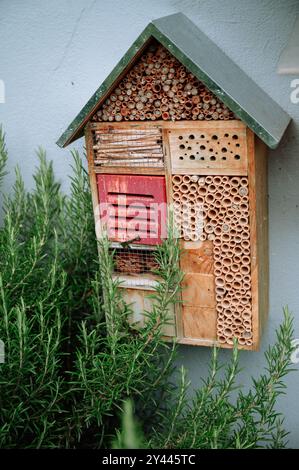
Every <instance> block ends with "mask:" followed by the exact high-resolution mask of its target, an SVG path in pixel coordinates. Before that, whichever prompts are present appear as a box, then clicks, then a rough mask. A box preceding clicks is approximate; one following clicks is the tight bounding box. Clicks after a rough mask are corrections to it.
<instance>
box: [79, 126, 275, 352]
mask: <svg viewBox="0 0 299 470" xmlns="http://www.w3.org/2000/svg"><path fill="white" fill-rule="evenodd" d="M110 126H112V127H118V128H127V127H130V128H137V129H138V128H147V127H153V126H154V127H160V128H162V136H163V139H162V141H163V150H164V158H165V162H164V163H165V168H164V169H161V168H159V169H157V168H154V167H153V168H150V167H133V166H132V167H128V168H120V167H103V168H98V167H95V165H94V163H93V159H94V157H93V141H92V132H93V131H94V130H100V129H103V128H107V127H110ZM186 128H187V129H190V131H191V132H192V130H195V129H197V130H198V129H215V130H216V129H218V130H227V129H231V130H232V129H239V130H244V129H245V130H246V150H247V154H246V155H247V165H248V170H247V172H244V170H242V174H244V173H246V174H247V177H248V182H249V220H250V246H251V283H252V284H251V289H252V329H253V341H252V345H251V346H249V347H248V346H242V345H240V346H239V347H240V348H241V349H251V350H257V349H258V348H259V345H260V337H261V333H262V329H263V327H264V324H265V321H266V318H267V311H268V275H269V274H268V209H267V205H268V204H267V156H266V146H265V144H264V143H263V142H262V141H261V140H260V139H259V138H257V137H255V136H254V134H253V132H252V131H251V130H250V129H249V128H247V127H246V126H245V125H244V124H243V123H242V122H241V121H237V120H230V121H208V122H207V121H196V122H193V121H180V122H169V121H154V122H146V121H142V122H120V123H113V124H112V123H89V124H88V125H87V126H86V134H85V135H86V149H87V156H88V167H89V174H90V181H91V192H92V201H93V207H94V215H95V224H96V236H97V237H100V235H101V228H100V225H99V217H98V215H99V214H98V204H99V201H98V191H97V184H96V174H97V173H110V174H124V173H127V174H141V175H145V174H148V175H157V174H159V175H165V178H166V188H167V199H168V203H170V202H172V201H173V196H172V182H171V176H172V171H173V170H172V166H171V149H170V146H169V139H168V136H167V132H168V130H171V129H176V130H178V129H186ZM175 171H176V173H177V170H175ZM179 173H180V172H179ZM182 173H183V174H188V171H186V172H184V170H182ZM189 174H190V172H189ZM191 174H192V173H191ZM197 174H199V175H200V174H202V175H205V176H207V175H208V174H210V175H211V174H212V175H213V174H214V175H215V174H217V173H215V170H213V169H210V171H207V169H206V168H205V169H202V170H200V171H198V172H197ZM222 174H227V175H231V176H233V175H234V174H235V173H234V172H230V171H229V170H228V171H227V172H224V173H222ZM137 247H138V246H137V245H135V246H134V245H132V248H137ZM144 248H146V247H144ZM126 281H127V282H125V283H124V285H123V287H124V288H131V289H132V286H130V287H129V285H128V282H129V281H128V279H127V280H126ZM139 281H140V282H139ZM139 281H138V282H137V284H138V287H136V286H134V289H135V288H137V289H141V290H152V289H153V288H154V287H153V281H154V278H153V277H152V276H151V275H142V276H139ZM175 315H176V339H177V341H178V342H179V343H181V344H188V345H204V346H213V345H216V346H221V347H224V348H230V347H231V345H228V344H220V343H219V341H217V340H209V339H204V338H188V337H185V336H184V325H183V321H182V311H181V307H180V305H179V306H177V307H176V311H175ZM166 339H168V340H169V339H170V338H166Z"/></svg>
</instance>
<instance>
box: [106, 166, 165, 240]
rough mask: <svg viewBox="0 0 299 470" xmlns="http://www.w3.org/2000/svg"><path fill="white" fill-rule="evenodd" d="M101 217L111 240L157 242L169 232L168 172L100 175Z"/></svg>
mask: <svg viewBox="0 0 299 470" xmlns="http://www.w3.org/2000/svg"><path fill="white" fill-rule="evenodd" d="M97 184H98V193H99V200H100V217H101V223H102V225H105V226H106V228H107V231H108V236H109V239H110V240H111V241H118V242H124V241H130V240H134V243H137V244H143V245H157V244H159V243H161V240H162V238H165V236H166V219H167V208H166V184H165V178H164V176H141V175H138V176H136V175H107V174H98V175H97Z"/></svg>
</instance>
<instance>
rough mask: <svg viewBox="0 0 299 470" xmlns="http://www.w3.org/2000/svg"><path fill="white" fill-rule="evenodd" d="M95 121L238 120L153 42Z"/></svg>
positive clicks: (94, 118)
mask: <svg viewBox="0 0 299 470" xmlns="http://www.w3.org/2000/svg"><path fill="white" fill-rule="evenodd" d="M92 119H93V120H94V121H98V122H102V121H104V122H105V121H109V122H113V121H116V122H120V121H143V120H151V121H155V120H159V119H163V120H165V121H169V120H172V121H177V120H180V119H182V120H184V119H185V120H188V119H189V120H190V119H192V120H228V119H236V117H235V116H234V114H233V113H232V112H231V111H230V110H229V109H228V108H227V107H226V106H225V105H224V104H223V103H222V102H221V101H220V100H219V99H218V98H217V97H216V96H215V95H213V94H212V93H211V92H210V91H209V90H208V88H206V86H205V85H204V84H203V83H202V82H200V81H199V80H198V79H197V78H196V77H195V76H194V75H193V74H192V73H190V72H189V71H188V70H187V69H186V67H184V66H183V65H182V64H181V63H180V62H179V61H178V60H177V59H176V58H175V57H173V56H172V55H171V54H170V53H169V52H168V51H167V49H165V48H164V47H163V46H161V45H159V44H158V43H156V42H153V43H152V44H151V45H150V46H149V47H148V49H147V50H146V52H144V53H143V55H142V56H141V57H140V58H139V60H138V61H137V63H136V64H135V65H134V66H133V67H132V68H131V70H130V71H129V72H128V73H127V74H126V76H125V77H124V78H123V79H122V80H121V81H120V83H119V84H118V85H117V86H116V88H115V89H114V90H113V92H112V93H111V94H110V95H109V97H108V98H107V99H106V100H105V101H104V103H103V104H102V106H101V107H100V109H99V110H98V111H97V112H96V113H95V114H94V116H93V118H92Z"/></svg>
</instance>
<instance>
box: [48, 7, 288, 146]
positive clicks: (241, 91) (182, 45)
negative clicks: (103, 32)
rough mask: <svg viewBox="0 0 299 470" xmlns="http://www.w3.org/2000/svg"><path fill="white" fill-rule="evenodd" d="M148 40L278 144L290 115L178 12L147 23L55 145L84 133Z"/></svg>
mask: <svg viewBox="0 0 299 470" xmlns="http://www.w3.org/2000/svg"><path fill="white" fill-rule="evenodd" d="M151 38H155V39H156V40H157V41H159V42H160V43H161V44H162V45H163V46H164V47H166V49H168V50H169V52H170V53H171V54H173V55H174V57H176V59H178V60H179V61H180V62H181V63H182V64H183V65H185V67H186V68H187V69H188V70H189V71H190V72H192V73H193V74H194V75H195V76H196V77H197V78H198V79H199V80H200V81H202V82H203V83H204V84H205V85H206V86H207V87H208V88H209V89H210V90H211V91H212V92H213V93H214V94H215V95H217V96H218V97H219V98H220V100H221V101H222V102H223V103H224V104H225V105H226V106H228V107H229V108H230V109H231V110H232V111H233V112H234V113H235V114H236V115H237V116H238V117H239V118H240V119H241V120H242V121H243V122H245V123H246V124H247V125H248V127H250V128H251V129H252V130H253V132H255V134H257V135H258V136H259V137H260V138H261V139H262V140H263V141H264V142H265V143H266V144H267V145H268V146H269V147H271V148H276V147H277V145H278V144H279V142H280V140H281V138H282V136H283V134H284V131H285V129H286V127H287V126H288V124H289V122H290V117H289V116H288V115H287V114H286V113H285V112H284V111H283V110H282V109H281V107H280V106H279V105H278V104H277V103H275V101H273V100H272V98H270V96H269V95H267V94H266V93H265V92H264V91H263V90H262V89H261V88H259V87H258V85H256V83H255V82H254V81H253V80H251V78H249V77H248V76H247V75H246V74H245V73H244V72H243V71H242V70H241V69H240V68H239V67H238V66H237V65H236V64H235V63H234V62H233V61H232V60H231V59H230V58H229V57H228V56H227V55H226V54H225V53H224V52H223V51H222V50H221V49H219V47H218V46H216V44H214V43H213V42H212V41H211V40H210V39H209V38H208V37H207V36H206V35H205V34H203V33H202V32H201V31H200V30H199V29H198V28H197V26H195V24H194V23H192V21H190V20H189V19H188V18H187V17H186V16H185V15H183V14H182V13H176V14H174V15H170V16H165V17H163V18H159V19H157V20H153V21H152V22H151V23H149V25H148V26H147V27H146V28H145V30H144V31H143V32H142V33H141V34H140V36H139V37H138V38H137V39H136V41H135V42H134V43H133V44H132V46H131V47H130V49H129V50H128V51H127V53H126V54H125V55H124V56H123V58H122V59H121V60H120V61H119V62H118V64H117V65H116V66H115V67H114V69H113V70H112V72H111V73H110V74H109V75H108V77H107V78H106V80H104V82H103V83H102V84H101V86H100V87H99V88H98V89H97V91H96V92H95V93H94V95H93V96H92V97H91V98H90V100H89V101H88V102H87V103H86V105H85V106H84V107H83V108H82V109H81V111H80V112H79V114H78V115H77V116H76V117H75V119H74V120H73V121H72V122H71V124H70V125H69V127H68V128H67V129H66V131H65V132H64V133H63V134H62V135H61V137H60V138H59V140H58V141H57V144H58V145H59V146H60V147H65V146H66V145H68V144H70V143H71V142H73V141H74V140H76V139H78V138H79V137H82V136H83V134H84V127H85V125H86V123H87V122H88V121H89V119H90V118H91V116H92V115H93V113H94V112H95V111H96V110H97V109H98V108H99V107H100V105H101V104H102V102H103V101H104V100H105V99H106V97H107V96H108V94H109V93H110V91H112V89H113V88H114V87H115V85H116V83H117V82H118V81H119V79H120V77H122V76H123V75H124V74H125V72H126V71H127V70H129V69H130V67H131V66H132V64H133V63H134V60H135V59H136V56H139V55H140V54H141V53H142V51H143V49H144V47H145V46H146V45H147V43H148V41H149V40H150V39H151Z"/></svg>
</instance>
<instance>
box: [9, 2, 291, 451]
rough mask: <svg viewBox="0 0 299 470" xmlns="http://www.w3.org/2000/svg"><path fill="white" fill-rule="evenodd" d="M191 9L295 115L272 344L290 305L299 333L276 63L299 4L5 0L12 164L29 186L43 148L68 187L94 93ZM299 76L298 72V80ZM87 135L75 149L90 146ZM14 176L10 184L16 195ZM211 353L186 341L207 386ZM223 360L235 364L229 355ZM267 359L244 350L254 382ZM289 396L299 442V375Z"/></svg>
mask: <svg viewBox="0 0 299 470" xmlns="http://www.w3.org/2000/svg"><path fill="white" fill-rule="evenodd" d="M177 11H183V12H184V13H185V14H186V15H187V16H189V18H190V19H192V20H193V21H194V22H195V23H196V24H197V25H198V26H199V27H200V28H201V29H202V31H203V32H204V33H206V34H207V35H208V36H209V37H210V38H211V39H212V40H214V41H215V42H216V44H218V45H219V46H220V47H221V48H222V49H223V50H224V51H225V52H226V53H227V54H228V55H229V56H230V57H231V58H232V59H233V60H235V62H236V63H237V64H238V65H239V66H240V67H241V68H243V70H244V71H245V72H246V73H247V74H248V75H249V76H250V77H251V78H252V79H254V80H255V81H256V82H257V83H258V84H259V85H260V87H261V88H263V89H264V90H265V91H266V92H267V93H268V94H270V95H271V96H272V98H273V99H274V100H276V101H277V102H278V103H279V104H280V105H281V106H282V107H283V108H284V109H285V110H286V111H287V112H288V113H289V114H290V115H291V117H292V118H293V123H292V125H291V126H290V128H289V129H288V131H287V133H286V135H285V138H284V140H283V142H282V144H281V145H280V147H279V149H278V150H276V151H271V152H270V155H269V205H270V263H271V266H270V278H271V279H270V282H271V289H270V321H269V324H268V329H267V332H266V334H265V336H264V338H263V348H262V349H263V350H264V349H265V348H266V346H267V345H268V344H269V342H270V341H272V340H273V335H274V329H275V327H276V326H277V325H278V324H279V322H280V320H281V316H282V306H283V305H285V304H288V305H289V307H290V309H291V310H292V311H293V312H294V314H295V328H296V337H297V338H299V289H298V287H299V236H298V233H299V208H298V205H299V184H298V182H299V132H298V131H299V104H297V105H296V104H292V103H291V101H290V98H289V95H290V91H291V88H290V81H291V79H292V78H296V77H287V76H278V75H277V74H276V65H277V62H278V58H279V55H280V53H281V51H282V49H283V47H284V46H285V45H286V43H287V41H288V38H289V35H290V32H291V28H292V26H293V24H294V22H295V18H296V14H299V2H298V1H296V0H252V1H250V2H249V1H248V0H224V1H223V0H222V1H221V0H209V1H208V0H164V1H161V0H114V1H113V2H111V1H108V0H89V1H88V0H52V1H51V2H47V1H45V0H44V1H40V0H39V1H38V0H28V1H26V2H24V1H21V0H0V44H1V48H0V80H3V81H4V83H5V87H6V102H5V104H1V102H0V122H2V123H3V124H4V127H5V131H6V134H7V144H8V148H9V154H10V161H9V168H10V170H12V169H13V167H14V166H15V165H16V164H19V165H20V167H21V169H22V173H23V174H24V177H25V181H26V184H27V185H28V187H30V186H31V184H32V172H33V170H34V167H35V165H36V156H35V153H34V149H35V148H36V147H37V146H38V145H43V146H44V147H45V148H46V149H47V151H48V156H49V157H50V158H51V159H53V160H54V162H55V170H56V174H57V176H58V177H59V178H60V179H61V181H62V182H63V184H64V188H65V189H66V190H67V188H68V182H67V179H66V175H67V174H68V170H69V163H70V158H69V150H61V149H59V148H58V147H56V145H55V141H56V140H57V138H58V137H59V135H60V134H61V132H62V131H63V130H64V129H65V127H66V126H67V125H68V124H69V122H70V121H71V120H72V119H73V117H74V116H75V115H76V114H77V112H78V111H79V110H80V109H81V107H82V106H83V105H84V104H85V102H86V101H87V99H88V98H89V97H90V95H91V94H92V93H93V92H94V90H95V89H96V88H97V87H98V86H99V84H100V83H101V82H102V81H103V79H104V78H105V77H106V76H107V74H108V73H109V72H110V70H111V69H112V67H113V66H114V65H115V64H116V63H117V62H118V60H119V59H120V58H121V56H122V55H123V54H124V52H125V51H126V50H127V48H128V47H129V46H130V44H131V43H132V42H133V41H134V40H135V38H136V36H137V35H138V34H139V33H140V32H141V30H142V29H143V28H144V27H145V25H146V24H147V23H148V22H149V21H150V20H151V19H153V18H157V17H159V16H163V15H167V14H171V13H175V12H177ZM297 78H299V77H297ZM82 145H83V141H82V140H81V141H79V142H78V143H77V144H76V145H75V147H77V148H79V149H82ZM12 181H13V175H12V174H11V176H10V177H9V178H8V179H7V180H6V187H5V189H6V190H7V191H9V189H10V185H11V183H12ZM209 355H210V351H209V349H204V348H198V347H181V348H180V356H179V359H178V362H180V363H183V364H184V365H185V366H186V367H187V368H188V370H189V377H190V379H191V380H192V385H193V386H196V385H198V384H199V383H200V378H201V377H202V374H204V373H205V371H206V367H207V363H208V360H209ZM221 357H222V358H223V359H224V360H226V358H228V357H229V352H227V351H224V352H222V353H221ZM263 364H264V359H263V354H262V352H259V353H249V352H246V353H243V354H242V355H241V365H242V367H244V369H245V371H244V373H243V375H242V381H243V383H244V385H245V386H246V385H247V384H248V383H249V381H250V376H251V375H257V374H258V373H259V372H260V371H261V368H262V366H263ZM287 383H288V392H287V396H286V397H284V398H283V399H281V400H280V409H281V410H282V411H283V412H284V413H285V415H286V425H287V427H288V428H289V429H290V431H291V436H290V445H291V446H293V447H296V448H299V406H298V400H297V393H298V389H299V371H297V372H295V373H293V375H291V376H290V377H289V378H288V379H287Z"/></svg>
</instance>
